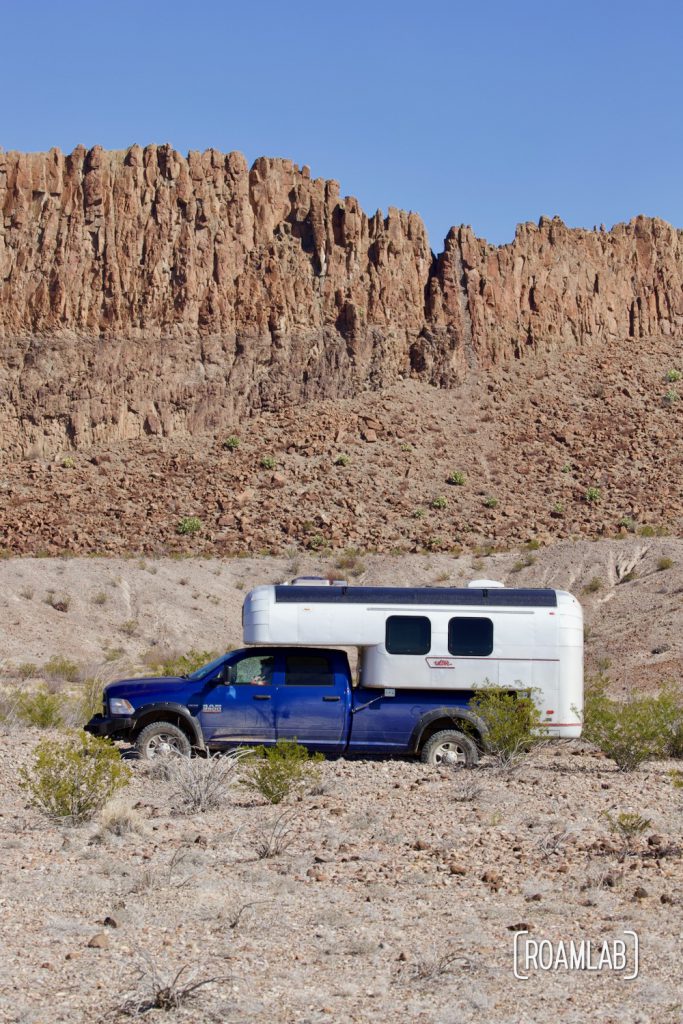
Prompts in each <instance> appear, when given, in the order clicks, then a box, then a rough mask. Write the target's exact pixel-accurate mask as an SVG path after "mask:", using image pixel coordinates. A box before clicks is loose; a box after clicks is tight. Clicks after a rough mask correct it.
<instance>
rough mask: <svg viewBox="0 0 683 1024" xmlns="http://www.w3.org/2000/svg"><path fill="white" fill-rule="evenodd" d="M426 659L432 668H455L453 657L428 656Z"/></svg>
mask: <svg viewBox="0 0 683 1024" xmlns="http://www.w3.org/2000/svg"><path fill="white" fill-rule="evenodd" d="M426 661H427V664H428V665H429V667H430V668H455V661H454V659H453V658H427V659H426Z"/></svg>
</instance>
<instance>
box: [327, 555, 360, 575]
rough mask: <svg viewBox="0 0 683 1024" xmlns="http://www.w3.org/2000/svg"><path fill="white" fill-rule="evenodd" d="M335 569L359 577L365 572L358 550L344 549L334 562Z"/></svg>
mask: <svg viewBox="0 0 683 1024" xmlns="http://www.w3.org/2000/svg"><path fill="white" fill-rule="evenodd" d="M334 565H335V568H336V569H343V570H345V571H348V572H349V573H350V574H351V576H361V575H362V574H363V573H364V572H365V564H364V563H363V561H362V559H361V552H360V551H359V549H358V548H346V550H345V551H342V552H341V554H339V555H338V556H337V558H336V560H335V563H334Z"/></svg>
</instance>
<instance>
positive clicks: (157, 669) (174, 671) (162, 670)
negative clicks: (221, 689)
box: [152, 647, 218, 676]
mask: <svg viewBox="0 0 683 1024" xmlns="http://www.w3.org/2000/svg"><path fill="white" fill-rule="evenodd" d="M217 657H218V655H217V654H216V652H215V651H199V650H197V649H196V648H194V647H192V648H190V650H189V651H186V652H185V654H175V655H170V656H169V657H167V658H163V659H162V660H161V661H158V662H154V663H153V664H152V671H153V673H154V674H155V675H158V676H189V675H190V674H191V673H192V672H196V671H197V669H198V668H201V667H202V665H207V664H208V663H209V662H210V661H213V659H214V658H217Z"/></svg>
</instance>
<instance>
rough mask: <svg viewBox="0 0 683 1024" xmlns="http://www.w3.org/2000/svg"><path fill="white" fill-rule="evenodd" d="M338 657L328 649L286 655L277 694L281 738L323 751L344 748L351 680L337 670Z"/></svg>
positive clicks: (276, 705)
mask: <svg viewBox="0 0 683 1024" xmlns="http://www.w3.org/2000/svg"><path fill="white" fill-rule="evenodd" d="M336 660H337V659H335V657H334V655H332V654H330V653H328V652H326V651H316V652H315V653H303V652H302V653H300V654H299V653H297V652H296V651H292V652H290V653H285V654H284V673H283V676H281V677H280V679H279V681H278V685H277V686H276V695H275V726H276V732H277V738H278V739H287V740H293V739H296V740H297V741H298V742H299V743H303V744H305V745H306V746H307V747H311V748H313V749H315V750H321V751H323V753H338V752H341V751H342V750H343V749H344V747H345V745H346V731H347V726H346V723H347V718H348V714H349V699H350V698H349V683H348V678H347V675H346V672H345V671H344V672H342V671H335V667H338V666H335V662H336Z"/></svg>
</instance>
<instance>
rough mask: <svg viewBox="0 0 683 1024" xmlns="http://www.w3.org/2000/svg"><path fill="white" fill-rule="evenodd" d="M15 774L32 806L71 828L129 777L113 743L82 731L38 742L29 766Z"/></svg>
mask: <svg viewBox="0 0 683 1024" xmlns="http://www.w3.org/2000/svg"><path fill="white" fill-rule="evenodd" d="M19 774H20V785H21V787H22V788H23V789H25V790H26V791H27V793H28V794H29V796H30V798H31V803H32V805H33V806H34V807H37V808H39V810H41V811H43V812H44V813H45V814H47V815H49V816H50V817H52V818H61V819H66V820H68V821H70V822H71V824H74V825H76V824H78V823H79V822H83V821H87V820H88V819H89V818H92V816H93V815H94V814H95V812H96V811H98V810H99V809H100V808H101V807H103V806H104V805H105V804H106V802H107V800H109V799H110V797H112V796H113V794H114V793H115V792H116V791H117V790H119V789H121V788H122V787H123V786H126V785H127V784H128V782H129V781H130V777H131V771H130V768H128V767H127V766H126V765H125V764H123V762H122V761H121V757H120V755H119V752H118V750H117V749H116V747H115V746H114V745H113V743H111V742H110V741H109V740H106V739H101V738H100V737H99V736H89V735H88V734H87V733H85V732H82V731H81V732H76V733H73V734H72V735H70V736H64V737H62V738H60V739H58V740H42V741H41V742H40V743H39V744H38V746H37V748H36V753H35V759H34V762H33V765H32V767H31V768H28V769H27V768H23V769H22V770H21V771H20V773H19Z"/></svg>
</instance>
